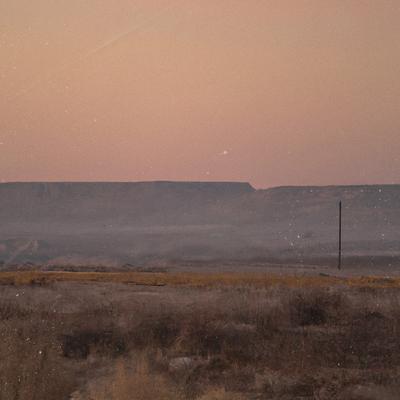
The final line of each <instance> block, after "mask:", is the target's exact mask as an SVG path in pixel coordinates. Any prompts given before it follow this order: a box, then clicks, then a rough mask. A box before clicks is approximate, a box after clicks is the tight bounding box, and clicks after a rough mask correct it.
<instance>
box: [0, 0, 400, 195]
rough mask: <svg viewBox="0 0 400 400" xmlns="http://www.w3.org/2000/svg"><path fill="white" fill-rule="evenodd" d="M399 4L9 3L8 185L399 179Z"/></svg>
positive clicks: (0, 127) (2, 146) (3, 30)
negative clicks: (103, 182)
mask: <svg viewBox="0 0 400 400" xmlns="http://www.w3.org/2000/svg"><path fill="white" fill-rule="evenodd" d="M399 21H400V2H399V1H398V0H346V1H345V0H324V1H321V0H263V1H262V0H247V1H243V0H202V1H194V0H137V1H134V0H118V1H117V2H110V1H106V0H57V1H54V0H35V1H32V0H0V180H1V181H3V182H7V181H146V180H190V181H193V180H194V181H248V182H250V183H251V184H252V185H253V186H255V187H271V186H278V185H331V184H365V183H371V184H372V183H400V178H399V176H400V23H399Z"/></svg>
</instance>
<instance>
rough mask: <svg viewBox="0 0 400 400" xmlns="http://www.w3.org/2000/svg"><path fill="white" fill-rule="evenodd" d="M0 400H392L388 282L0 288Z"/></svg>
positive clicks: (253, 276) (201, 277)
mask: <svg viewBox="0 0 400 400" xmlns="http://www.w3.org/2000/svg"><path fill="white" fill-rule="evenodd" d="M0 334H1V341H0V359H1V363H0V399H4V400H14V399H16V400H58V399H60V400H62V399H74V400H106V399H107V400H150V399H151V400H169V399H171V400H172V399H182V400H186V399H193V400H194V399H198V400H230V399H232V400H242V399H260V400H262V399H283V400H285V399H286V400H291V399H297V400H300V399H303V400H305V399H310V400H311V399H316V400H330V399H333V400H335V399H337V400H352V399H353V400H357V399H358V400H361V399H364V400H366V399H380V400H382V399H388V400H391V399H399V398H400V383H399V382H400V280H399V279H397V278H390V279H389V278H380V277H368V278H362V277H358V278H356V277H354V278H337V277H331V276H320V275H316V276H294V275H291V276H289V275H287V276H280V275H272V274H260V273H258V274H257V273H247V274H246V273H224V274H200V273H147V272H142V273H139V272H137V273H107V272H103V273H96V272H93V273H80V272H71V273H67V272H32V271H29V272H18V273H16V272H3V273H1V274H0Z"/></svg>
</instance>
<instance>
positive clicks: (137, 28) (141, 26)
mask: <svg viewBox="0 0 400 400" xmlns="http://www.w3.org/2000/svg"><path fill="white" fill-rule="evenodd" d="M173 4H174V2H170V3H169V4H168V5H167V6H166V7H164V8H163V9H162V10H161V11H160V12H159V13H158V14H157V15H155V16H153V17H150V18H148V19H147V20H145V21H144V22H141V23H137V24H136V25H134V26H133V27H131V28H130V29H128V30H126V31H125V32H123V33H119V34H118V35H115V36H114V37H113V38H111V39H108V40H106V41H105V42H103V43H102V44H100V45H98V46H96V47H95V48H93V49H91V50H89V51H88V52H86V53H85V54H83V55H82V56H80V57H78V58H77V59H76V60H73V61H71V62H68V63H66V64H64V65H63V66H60V67H59V68H58V69H57V70H55V71H52V72H51V73H50V74H49V75H48V76H47V77H44V78H39V79H36V80H34V81H33V82H31V84H30V85H28V86H26V87H25V88H23V89H22V90H20V91H19V92H17V93H16V94H15V95H14V96H12V97H11V99H9V100H15V99H17V98H19V97H21V96H23V95H25V94H28V93H30V92H31V91H32V90H34V89H35V88H37V87H38V86H40V85H43V84H46V83H49V82H51V80H52V79H55V78H56V77H57V76H58V75H60V74H62V73H63V72H65V71H67V70H69V69H71V68H73V67H74V66H75V65H78V64H79V63H81V62H83V61H85V60H86V59H88V58H90V57H92V56H94V55H96V54H98V53H100V52H102V51H104V50H106V49H108V48H109V47H112V46H113V45H115V44H117V43H118V42H120V41H121V40H124V39H125V38H127V37H129V36H130V35H131V34H133V33H135V32H136V33H143V32H144V31H145V30H147V29H149V28H151V27H153V26H154V24H155V23H156V22H157V21H158V20H159V19H160V18H161V17H162V16H164V15H165V14H166V13H167V12H168V11H169V10H170V9H171V8H173Z"/></svg>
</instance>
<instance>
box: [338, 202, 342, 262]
mask: <svg viewBox="0 0 400 400" xmlns="http://www.w3.org/2000/svg"><path fill="white" fill-rule="evenodd" d="M341 268H342V202H341V201H339V257H338V269H339V270H340V269H341Z"/></svg>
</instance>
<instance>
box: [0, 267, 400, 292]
mask: <svg viewBox="0 0 400 400" xmlns="http://www.w3.org/2000/svg"><path fill="white" fill-rule="evenodd" d="M51 282H112V283H125V284H133V285H149V286H166V285H168V286H189V287H216V286H251V287H259V288H266V287H271V286H284V287H290V288H302V287H332V286H348V287H372V288H400V278H397V277H396V278H383V277H379V276H368V277H350V278H344V277H334V276H319V275H315V276H311V275H309V276H304V275H303V276H294V275H277V274H271V273H264V274H263V273H252V272H244V273H243V272H240V273H239V272H237V273H235V272H229V273H207V274H205V273H151V272H42V271H20V272H18V271H17V272H0V284H11V285H27V284H46V283H51Z"/></svg>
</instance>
